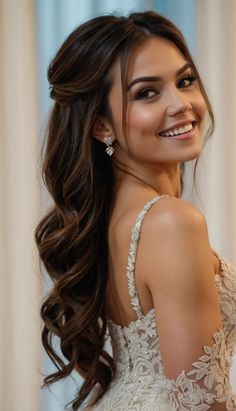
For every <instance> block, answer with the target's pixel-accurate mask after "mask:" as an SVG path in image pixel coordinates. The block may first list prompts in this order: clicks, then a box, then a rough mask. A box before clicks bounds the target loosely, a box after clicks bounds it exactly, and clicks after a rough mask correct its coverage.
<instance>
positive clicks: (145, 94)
mask: <svg viewBox="0 0 236 411" xmlns="http://www.w3.org/2000/svg"><path fill="white" fill-rule="evenodd" d="M156 94H159V93H158V92H157V91H156V90H153V89H150V88H146V89H143V90H140V91H139V92H138V93H137V99H138V100H139V99H149V98H152V97H155V96H156Z"/></svg>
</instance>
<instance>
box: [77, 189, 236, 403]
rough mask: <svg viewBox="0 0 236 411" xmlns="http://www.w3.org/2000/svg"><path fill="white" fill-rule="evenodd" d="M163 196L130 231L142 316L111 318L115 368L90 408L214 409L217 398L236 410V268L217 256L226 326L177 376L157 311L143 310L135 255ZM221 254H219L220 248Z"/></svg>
mask: <svg viewBox="0 0 236 411" xmlns="http://www.w3.org/2000/svg"><path fill="white" fill-rule="evenodd" d="M160 198H161V196H158V197H156V198H154V199H153V200H151V201H149V202H148V203H147V204H146V206H145V207H144V208H143V210H142V211H141V213H140V214H139V215H138V218H137V220H136V224H135V226H134V229H133V230H132V234H131V244H130V249H129V257H128V266H127V278H128V289H129V294H130V298H131V303H132V306H133V308H134V310H135V311H136V313H137V320H135V321H132V322H131V323H130V324H129V325H128V326H126V327H122V326H120V325H117V324H115V323H114V322H113V321H112V320H110V319H108V328H109V334H110V338H111V345H112V351H113V357H114V361H115V364H116V373H115V376H114V378H113V380H112V382H111V384H110V387H109V389H108V390H107V391H106V393H105V394H104V396H103V397H102V398H101V399H100V400H99V401H98V402H97V403H96V404H95V405H94V406H91V407H86V408H85V409H86V410H90V409H91V410H96V411H154V410H155V411H211V406H212V405H213V404H214V402H219V403H224V404H225V410H227V411H233V410H236V396H235V394H234V393H233V392H232V389H231V386H230V382H229V370H230V367H231V365H232V355H233V353H234V349H235V345H236V270H235V268H234V267H233V266H232V265H231V264H230V263H229V262H228V261H227V260H226V259H224V258H222V257H220V256H219V255H218V258H219V260H220V262H221V272H220V273H219V274H216V275H215V284H216V288H217V291H218V295H219V302H220V308H221V316H222V321H223V329H222V330H218V331H217V332H216V333H214V335H213V340H214V343H213V345H212V346H204V347H203V355H202V356H200V357H199V358H198V359H196V360H197V361H196V362H194V363H193V364H192V368H191V370H190V371H189V372H187V373H186V372H185V371H184V370H183V371H182V373H181V374H180V375H179V376H178V377H177V378H176V379H172V380H170V379H167V378H166V377H165V374H164V368H163V363H162V358H161V353H160V342H159V336H158V331H157V330H158V324H157V322H156V318H155V310H154V309H151V310H150V311H149V312H148V313H147V314H145V315H144V314H142V310H141V306H140V303H139V298H138V294H137V290H136V285H135V275H134V272H135V260H136V253H137V245H138V241H139V236H140V231H141V225H142V222H143V219H144V216H145V214H146V213H147V211H148V210H149V209H150V207H151V206H152V205H153V204H154V203H155V202H156V201H157V200H158V199H160ZM216 254H217V253H216Z"/></svg>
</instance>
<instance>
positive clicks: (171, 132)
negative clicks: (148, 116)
mask: <svg viewBox="0 0 236 411" xmlns="http://www.w3.org/2000/svg"><path fill="white" fill-rule="evenodd" d="M194 125H195V124H194V123H192V122H191V123H187V124H186V125H184V126H182V127H174V128H173V129H171V130H168V131H164V132H162V133H160V136H162V137H173V136H178V135H179V134H185V133H188V132H189V131H191V130H193V128H194Z"/></svg>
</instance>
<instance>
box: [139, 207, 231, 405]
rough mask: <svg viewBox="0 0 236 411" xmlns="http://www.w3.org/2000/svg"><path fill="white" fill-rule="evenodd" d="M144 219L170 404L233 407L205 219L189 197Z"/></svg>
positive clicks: (148, 276) (148, 269)
mask: <svg viewBox="0 0 236 411" xmlns="http://www.w3.org/2000/svg"><path fill="white" fill-rule="evenodd" d="M164 203H165V209H164ZM151 220H152V221H151ZM148 225H149V227H147V226H146V229H148V231H149V235H148V236H144V237H143V238H146V239H147V237H148V242H149V251H147V246H146V247H145V250H146V251H147V252H145V261H146V264H145V267H146V270H145V272H146V273H147V274H146V283H147V286H148V287H149V290H150V292H151V294H152V297H153V302H154V307H155V311H156V319H157V327H158V333H159V338H160V349H161V356H162V360H163V366H164V370H165V374H166V377H167V379H168V383H169V389H170V396H171V399H172V403H173V405H172V407H173V410H176V411H177V410H178V411H180V410H181V411H185V410H186V411H187V410H188V411H189V410H194V411H195V410H196V411H206V410H211V411H226V410H234V409H235V410H236V402H235V397H234V395H233V394H232V392H231V389H230V383H229V375H228V371H229V370H228V361H227V360H228V359H227V351H226V346H225V342H226V341H225V334H224V331H223V324H222V319H221V313H220V306H219V297H218V294H217V289H216V286H215V281H214V264H213V257H212V251H211V247H210V244H209V239H208V232H207V226H206V222H205V219H204V217H203V215H202V214H201V213H200V212H199V211H198V210H197V209H196V208H194V207H193V206H191V205H190V204H189V203H186V202H184V201H182V200H179V199H169V200H166V201H165V202H163V203H162V207H159V208H158V207H155V212H153V213H152V214H151V218H150V219H149V224H148ZM150 244H151V247H150ZM144 246H145V244H144Z"/></svg>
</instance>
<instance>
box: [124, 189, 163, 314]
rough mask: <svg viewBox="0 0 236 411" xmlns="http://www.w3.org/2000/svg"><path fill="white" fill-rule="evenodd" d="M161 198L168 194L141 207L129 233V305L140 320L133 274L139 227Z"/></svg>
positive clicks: (139, 308)
mask: <svg viewBox="0 0 236 411" xmlns="http://www.w3.org/2000/svg"><path fill="white" fill-rule="evenodd" d="M162 197H168V194H163V195H161V196H157V197H155V198H153V199H152V200H150V201H149V202H148V203H147V204H146V205H145V206H144V207H143V209H142V211H141V212H140V213H139V215H138V217H137V219H136V223H135V226H134V228H133V230H132V233H131V243H130V247H129V255H128V264H127V279H128V290H129V295H130V298H131V304H132V306H133V308H134V310H135V312H136V314H137V317H138V318H142V316H143V314H142V310H141V306H140V303H139V298H138V295H137V290H136V284H135V275H134V272H135V262H136V255H137V248H138V242H139V237H140V231H141V226H142V222H143V219H144V217H145V214H146V213H147V212H148V210H149V209H150V208H151V206H152V205H153V204H154V203H156V202H157V201H158V200H159V199H160V198H162Z"/></svg>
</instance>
